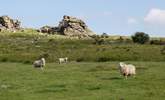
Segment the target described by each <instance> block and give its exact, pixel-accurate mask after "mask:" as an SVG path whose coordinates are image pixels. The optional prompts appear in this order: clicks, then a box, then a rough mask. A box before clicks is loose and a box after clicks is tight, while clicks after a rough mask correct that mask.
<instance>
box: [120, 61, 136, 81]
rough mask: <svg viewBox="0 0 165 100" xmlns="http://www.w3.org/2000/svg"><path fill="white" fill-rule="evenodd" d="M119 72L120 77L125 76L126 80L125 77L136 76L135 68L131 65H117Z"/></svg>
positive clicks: (121, 63)
mask: <svg viewBox="0 0 165 100" xmlns="http://www.w3.org/2000/svg"><path fill="white" fill-rule="evenodd" d="M119 70H120V73H121V74H122V75H124V76H125V78H126V79H127V76H131V75H135V74H136V68H135V66H134V65H131V64H128V65H127V64H125V63H123V62H120V63H119Z"/></svg>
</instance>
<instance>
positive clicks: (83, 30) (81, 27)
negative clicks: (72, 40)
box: [40, 15, 95, 38]
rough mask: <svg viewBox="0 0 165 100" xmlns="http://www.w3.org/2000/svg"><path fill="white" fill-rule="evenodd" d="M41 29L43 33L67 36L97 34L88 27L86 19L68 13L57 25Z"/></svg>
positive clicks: (81, 36)
mask: <svg viewBox="0 0 165 100" xmlns="http://www.w3.org/2000/svg"><path fill="white" fill-rule="evenodd" d="M40 31H41V32H43V33H50V34H51V33H59V34H61V35H65V36H70V37H80V38H83V37H90V36H92V35H95V33H94V32H92V31H91V30H90V29H89V28H88V26H87V25H86V24H85V22H84V21H82V20H81V19H78V18H75V17H71V16H66V15H65V16H63V19H62V21H60V23H59V25H58V26H57V27H50V26H48V27H42V28H41V29H40Z"/></svg>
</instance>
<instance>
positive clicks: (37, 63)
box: [33, 58, 46, 69]
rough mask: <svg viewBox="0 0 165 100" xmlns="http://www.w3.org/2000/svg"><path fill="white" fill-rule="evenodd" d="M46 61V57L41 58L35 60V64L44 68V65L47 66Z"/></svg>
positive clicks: (36, 66)
mask: <svg viewBox="0 0 165 100" xmlns="http://www.w3.org/2000/svg"><path fill="white" fill-rule="evenodd" d="M45 63H46V61H45V58H41V59H40V60H36V61H34V63H33V65H34V67H35V68H41V69H43V67H44V66H45Z"/></svg>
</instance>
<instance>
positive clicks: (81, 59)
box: [76, 57, 84, 62]
mask: <svg viewBox="0 0 165 100" xmlns="http://www.w3.org/2000/svg"><path fill="white" fill-rule="evenodd" d="M83 61H84V58H82V57H80V58H77V59H76V62H83Z"/></svg>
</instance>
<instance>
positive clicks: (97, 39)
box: [93, 35, 105, 45]
mask: <svg viewBox="0 0 165 100" xmlns="http://www.w3.org/2000/svg"><path fill="white" fill-rule="evenodd" d="M93 38H94V44H98V45H102V44H105V39H104V38H102V37H100V36H99V35H96V36H95V37H93Z"/></svg>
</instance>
